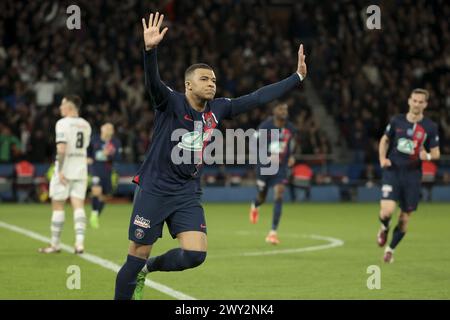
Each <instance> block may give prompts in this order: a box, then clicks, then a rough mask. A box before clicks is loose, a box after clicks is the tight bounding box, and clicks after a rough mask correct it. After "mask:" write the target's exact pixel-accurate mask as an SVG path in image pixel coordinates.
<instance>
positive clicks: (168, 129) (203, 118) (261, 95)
mask: <svg viewBox="0 0 450 320" xmlns="http://www.w3.org/2000/svg"><path fill="white" fill-rule="evenodd" d="M163 18H164V16H163V15H160V14H159V13H158V12H157V13H156V14H155V15H154V14H153V13H152V14H150V18H149V21H148V25H147V23H146V21H145V19H142V25H143V29H144V32H143V36H144V43H145V50H144V69H145V84H146V88H147V90H148V92H149V94H150V97H151V101H152V105H153V107H154V109H155V127H154V134H153V141H152V144H151V146H150V150H149V151H148V152H147V154H146V157H145V160H144V162H143V163H142V165H141V167H140V169H139V170H138V172H137V174H136V176H135V178H134V179H133V181H134V182H135V183H136V184H137V187H136V190H135V196H134V202H133V211H132V214H131V219H130V226H129V239H130V240H131V241H130V245H129V249H128V257H127V259H126V262H125V264H124V265H123V266H122V268H121V269H120V271H119V273H118V274H117V279H116V289H115V299H131V298H132V297H134V299H136V300H138V299H141V298H142V289H143V286H144V281H145V276H146V274H147V273H149V272H154V271H181V270H185V269H188V268H194V267H197V266H199V265H200V264H201V263H203V261H204V260H205V258H206V250H207V237H206V221H205V216H204V212H203V208H202V206H201V204H200V195H201V188H200V174H201V169H202V164H201V163H197V164H196V163H193V164H190V163H181V164H178V165H176V164H175V162H174V161H172V157H171V155H172V153H176V154H177V153H180V152H182V153H183V154H184V153H185V152H188V154H189V153H190V154H191V155H192V153H195V152H197V151H195V152H192V151H193V150H196V148H189V142H192V141H193V139H192V137H193V136H194V134H197V135H198V134H201V135H203V133H205V132H206V133H208V132H210V131H211V130H213V129H214V128H216V127H217V125H218V124H219V123H220V122H221V120H222V119H227V118H232V117H233V116H236V115H238V114H240V113H243V112H246V111H248V110H251V109H252V108H255V107H258V106H262V105H264V104H266V103H268V102H270V101H272V100H274V99H277V98H279V97H281V96H282V95H284V94H285V93H287V92H289V91H291V90H293V89H295V88H298V87H299V85H300V83H301V81H302V80H303V78H304V77H306V72H307V69H306V63H305V56H304V54H303V46H302V45H301V46H300V48H299V51H298V57H299V61H298V68H297V72H295V73H293V74H292V75H291V76H290V77H288V78H286V79H284V80H282V81H280V82H277V83H275V84H272V85H269V86H266V87H263V88H261V89H259V90H257V91H255V92H253V93H251V94H249V95H246V96H242V97H240V98H236V99H228V98H219V99H214V96H215V93H216V76H215V74H214V71H213V70H212V68H211V67H210V66H208V65H206V64H194V65H192V66H190V67H189V68H188V69H187V70H186V72H185V79H184V80H185V93H184V94H182V93H179V92H176V91H174V90H172V89H171V88H169V87H168V86H166V85H165V84H164V83H163V82H162V81H161V79H160V77H159V71H158V64H157V57H156V53H157V46H158V45H159V43H160V42H161V40H162V39H163V38H164V36H165V34H166V32H167V31H168V28H167V27H166V28H164V29H162V31H160V28H161V25H162V23H163ZM177 129H184V130H186V132H188V133H192V135H191V136H190V137H187V136H186V135H184V136H183V138H182V139H181V142H180V141H173V140H172V133H173V132H175V130H177ZM185 136H186V138H185ZM188 136H189V134H188ZM194 140H195V139H194ZM206 143H207V142H205V143H204V144H203V148H204V147H205V145H206ZM164 222H166V223H167V226H168V228H169V231H170V234H171V236H172V237H173V238H177V239H178V243H179V248H175V249H172V250H169V251H167V252H166V253H164V254H162V255H160V256H156V257H151V258H150V259H148V257H149V255H150V252H151V249H152V246H153V244H154V243H155V242H156V240H157V239H158V238H159V237H161V236H162V229H163V224H164ZM138 274H139V275H138Z"/></svg>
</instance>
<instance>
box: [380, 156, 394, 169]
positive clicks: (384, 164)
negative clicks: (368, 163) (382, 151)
mask: <svg viewBox="0 0 450 320" xmlns="http://www.w3.org/2000/svg"><path fill="white" fill-rule="evenodd" d="M380 166H381V167H382V168H389V167H390V166H392V162H391V160H389V159H387V158H384V159H380Z"/></svg>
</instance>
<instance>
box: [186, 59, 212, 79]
mask: <svg viewBox="0 0 450 320" xmlns="http://www.w3.org/2000/svg"><path fill="white" fill-rule="evenodd" d="M197 69H208V70H213V68H211V67H210V66H209V65H207V64H206V63H196V64H193V65H192V66H190V67H189V68H187V69H186V71H185V72H184V79H185V80H186V79H187V77H189V76H190V75H191V74H192V72H194V71H195V70H197Z"/></svg>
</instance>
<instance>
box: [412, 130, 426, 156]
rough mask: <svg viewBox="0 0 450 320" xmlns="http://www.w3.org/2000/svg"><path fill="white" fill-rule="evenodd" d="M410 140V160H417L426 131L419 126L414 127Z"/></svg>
mask: <svg viewBox="0 0 450 320" xmlns="http://www.w3.org/2000/svg"><path fill="white" fill-rule="evenodd" d="M412 138H413V141H414V154H413V155H412V156H411V158H412V159H418V158H419V154H420V148H421V147H422V145H423V143H424V141H425V138H426V131H425V129H424V128H423V127H422V126H421V125H420V124H417V125H416V130H414V132H413V136H412Z"/></svg>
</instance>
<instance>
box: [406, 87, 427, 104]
mask: <svg viewBox="0 0 450 320" xmlns="http://www.w3.org/2000/svg"><path fill="white" fill-rule="evenodd" d="M414 93H416V94H423V95H425V100H426V101H428V98H429V97H430V93H429V92H428V90H426V89H422V88H416V89H414V90H413V91H412V92H411V95H413V94H414Z"/></svg>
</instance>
